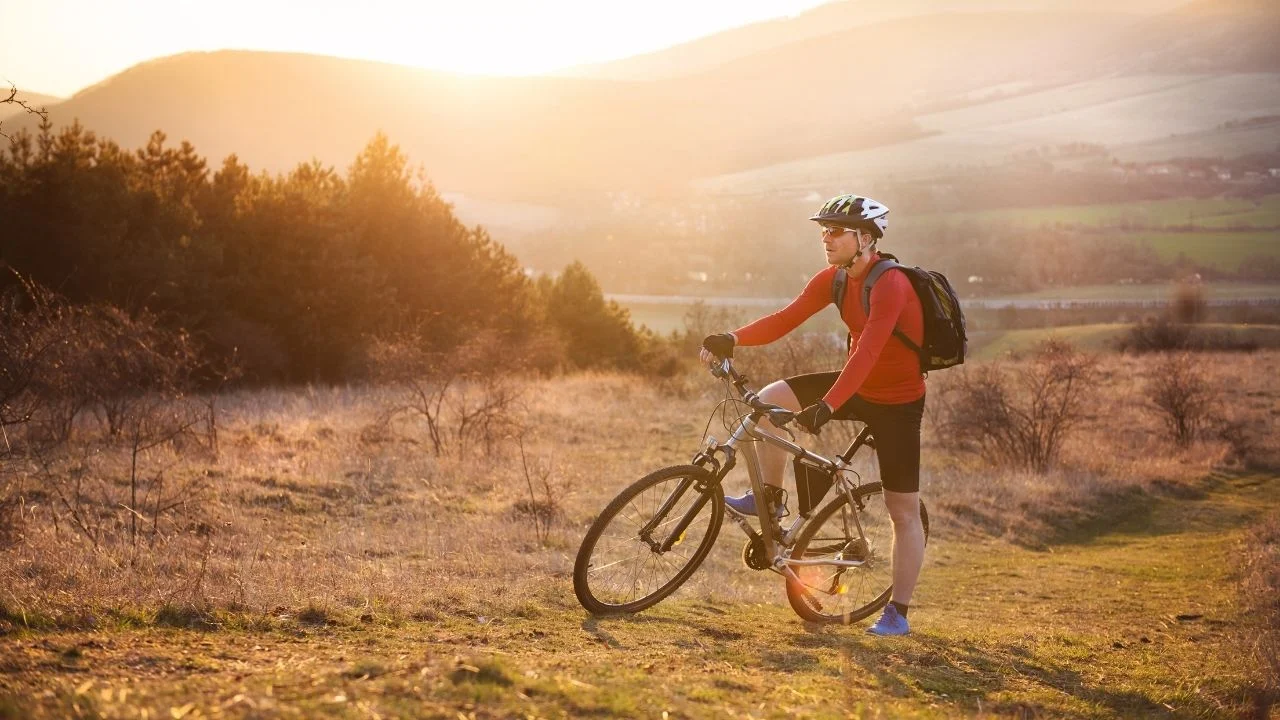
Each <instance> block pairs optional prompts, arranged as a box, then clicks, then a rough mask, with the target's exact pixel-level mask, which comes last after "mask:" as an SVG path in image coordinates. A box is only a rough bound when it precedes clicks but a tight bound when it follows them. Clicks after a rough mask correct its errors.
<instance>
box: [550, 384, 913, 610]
mask: <svg viewBox="0 0 1280 720" xmlns="http://www.w3.org/2000/svg"><path fill="white" fill-rule="evenodd" d="M711 372H712V374H713V375H714V376H716V377H717V378H720V379H722V380H724V381H725V383H726V385H728V386H729V387H730V388H731V390H730V393H729V397H728V398H727V399H726V400H724V401H722V402H721V404H720V406H718V407H717V410H722V408H724V407H725V406H726V404H728V405H729V406H732V407H740V408H743V409H745V410H746V412H744V413H743V414H742V415H740V416H738V417H737V418H736V419H735V420H734V421H733V422H732V423H726V424H725V428H726V430H729V431H731V434H730V435H729V438H728V440H726V441H725V442H723V443H721V442H719V441H717V440H716V438H714V437H712V436H710V435H707V434H705V433H704V436H705V440H704V443H703V445H702V447H701V448H700V449H699V450H698V452H697V454H696V455H694V457H693V459H692V461H691V462H690V463H689V464H688V465H676V466H672V467H666V468H662V469H661V470H657V471H655V472H652V473H650V474H648V475H646V476H644V477H643V478H641V479H640V480H638V481H636V482H635V483H634V484H632V485H631V486H630V487H628V488H626V489H625V490H623V491H622V492H621V493H619V495H618V496H617V497H616V498H614V499H613V501H611V502H610V503H609V504H608V505H607V506H606V507H605V509H604V510H603V511H602V512H601V513H600V516H599V517H597V518H596V519H595V521H594V522H593V523H592V524H591V527H590V528H589V529H588V530H587V534H586V537H585V538H583V540H582V547H581V548H579V550H578V556H577V560H576V561H575V562H574V566H573V589H574V593H575V594H576V595H577V596H578V602H580V603H582V606H583V607H584V608H586V609H587V611H588V612H590V613H592V614H593V615H610V614H620V613H634V612H639V611H641V610H644V609H645V608H648V607H650V606H652V605H654V604H655V603H657V602H659V601H661V600H662V599H664V598H666V597H667V596H669V595H671V593H673V592H675V591H676V589H678V588H679V587H680V586H681V585H682V584H683V583H684V582H685V581H686V580H688V579H689V577H690V576H691V575H693V573H694V571H695V570H697V569H698V566H699V565H700V564H702V561H703V560H704V559H706V557H707V554H708V553H709V552H711V548H712V546H713V545H714V544H715V542H716V538H717V537H718V535H719V533H720V526H721V523H722V522H723V521H724V516H725V514H726V513H728V515H729V518H730V519H731V520H733V521H734V523H735V524H737V525H738V527H739V528H740V529H741V530H742V531H743V532H744V533H745V534H746V535H747V541H746V544H745V546H744V547H743V550H742V559H743V562H744V563H745V564H746V565H747V567H749V568H751V569H753V570H770V571H772V572H775V573H777V574H779V575H781V576H783V577H784V578H785V580H786V592H787V599H788V600H789V601H790V603H791V607H792V609H794V610H795V611H796V613H797V614H798V615H800V617H802V618H804V619H805V620H808V621H811V622H817V623H851V622H856V621H858V620H862V619H863V618H866V617H867V616H869V615H871V614H872V613H874V612H876V611H877V610H879V609H881V608H883V607H884V605H885V604H886V603H887V602H888V601H889V595H890V593H891V592H892V590H893V577H892V573H891V556H890V549H891V547H892V540H893V528H892V525H891V524H890V522H889V515H888V511H887V509H886V508H885V505H884V502H883V498H881V497H879V496H880V495H881V493H882V489H881V485H880V483H879V482H866V483H864V482H862V478H861V476H860V475H859V474H858V473H857V472H855V471H854V470H853V468H852V467H851V466H850V464H851V461H852V459H853V457H854V455H855V454H856V453H857V452H858V451H859V450H861V449H862V448H864V447H865V448H872V449H874V447H875V438H874V437H873V436H872V434H871V432H870V429H869V428H867V427H863V428H862V430H861V431H860V432H859V433H858V434H857V436H855V437H854V439H853V440H852V441H851V442H850V444H849V447H848V449H847V450H845V452H843V453H841V454H840V455H838V456H837V457H836V458H835V459H834V460H832V459H828V458H825V457H823V456H821V455H818V454H816V453H813V452H810V451H809V450H806V449H805V448H803V447H801V446H800V445H797V444H796V443H795V442H793V440H794V439H795V438H794V436H792V437H791V439H790V440H788V439H787V438H784V437H782V436H780V435H777V434H774V433H771V432H768V431H765V430H762V429H761V428H760V421H761V420H762V419H764V418H766V417H767V418H768V419H769V421H770V422H771V423H772V424H773V426H774V427H775V428H779V429H781V430H783V431H784V432H787V433H788V434H790V431H789V430H787V429H786V426H787V424H788V423H790V422H791V421H792V420H794V419H795V416H796V413H793V412H792V411H790V410H787V409H786V408H782V407H779V406H777V405H771V404H769V403H766V402H764V401H763V400H761V399H760V398H759V397H758V396H757V395H756V394H755V393H754V392H753V391H752V390H750V389H749V388H748V386H747V383H748V379H747V378H746V377H745V376H743V375H741V374H739V373H738V372H737V371H736V370H735V369H734V367H733V361H732V360H730V359H724V360H721V361H720V364H719V365H714V366H712V367H711ZM735 396H736V397H735ZM715 412H716V411H715V410H713V411H712V416H713V417H714V415H715ZM708 428H710V420H708ZM758 442H764V443H768V444H770V445H772V446H774V447H778V448H781V449H783V450H785V451H786V452H788V453H790V454H791V455H792V456H793V459H792V465H793V467H794V469H795V480H796V495H797V496H798V500H799V507H798V513H797V515H796V517H795V518H794V519H793V520H792V521H791V522H790V523H789V524H788V525H787V526H786V527H783V525H782V520H779V519H778V518H777V517H775V516H776V513H775V508H774V507H772V506H771V504H770V503H769V502H768V501H767V500H766V499H765V498H766V495H765V493H764V492H763V480H762V478H761V471H760V459H759V455H758V454H757V452H756V443H758ZM739 455H741V456H742V458H743V459H745V461H746V466H747V475H748V476H749V477H750V480H751V489H752V490H753V491H754V492H755V497H756V500H757V501H756V510H757V512H756V516H755V517H754V518H751V517H748V516H747V515H744V514H741V513H738V512H736V511H735V510H734V509H733V508H731V507H728V506H727V505H725V502H724V489H723V488H722V487H721V482H722V481H723V480H724V478H725V476H726V475H728V473H729V471H730V470H732V469H733V468H734V467H735V465H736V464H737V460H738V456H739ZM833 487H834V488H835V490H836V492H835V494H834V496H833V497H832V498H831V500H830V501H829V502H828V503H827V504H826V505H823V506H821V507H818V505H819V504H820V503H821V501H822V499H823V498H824V496H825V495H826V494H827V493H828V492H829V491H830V490H831V488H833ZM783 519H785V518H783ZM753 520H754V524H753ZM920 520H921V522H922V523H923V525H924V529H925V537H926V539H927V538H928V532H929V517H928V513H927V512H926V511H925V507H924V503H923V502H922V503H921V504H920ZM757 528H758V529H757Z"/></svg>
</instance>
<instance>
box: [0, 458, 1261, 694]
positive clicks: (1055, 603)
mask: <svg viewBox="0 0 1280 720" xmlns="http://www.w3.org/2000/svg"><path fill="white" fill-rule="evenodd" d="M1198 490H1199V491H1200V492H1198V493H1196V494H1194V497H1188V496H1182V497H1174V496H1165V497H1149V498H1147V501H1146V502H1145V503H1144V504H1143V506H1142V507H1143V511H1142V512H1141V513H1128V514H1125V515H1123V516H1121V515H1117V516H1116V517H1113V518H1111V519H1110V521H1109V522H1106V523H1098V524H1095V525H1093V526H1090V527H1087V528H1083V529H1079V530H1077V531H1074V532H1073V534H1071V535H1070V536H1067V537H1063V538H1061V540H1060V542H1058V543H1056V544H1054V545H1051V546H1048V547H1046V548H1040V549H1029V548H1025V547H1018V546H1015V545H1010V544H1007V543H1004V542H1001V541H998V540H985V541H977V542H962V541H959V540H955V539H952V538H949V537H948V536H947V534H946V531H945V528H940V529H939V530H938V532H937V534H936V535H935V538H934V540H933V541H932V542H931V544H930V550H929V554H928V560H927V561H926V567H925V571H924V574H923V576H922V582H921V585H920V586H919V588H918V590H917V594H916V600H915V602H914V603H913V610H912V621H913V626H914V632H913V634H912V635H911V636H909V637H906V638H896V639H881V638H873V637H869V636H867V635H866V634H865V633H863V632H862V628H861V627H860V626H858V627H849V628H844V627H820V626H812V625H806V624H804V623H802V622H800V621H799V620H798V619H797V618H796V617H795V616H794V615H792V614H791V612H790V610H789V609H787V608H786V607H785V606H784V605H783V604H781V603H779V602H778V600H779V597H761V598H760V600H761V601H762V604H757V603H752V602H725V601H719V600H709V599H697V598H695V599H688V600H682V601H675V602H669V603H663V604H660V605H658V606H656V607H655V608H653V609H652V610H650V611H647V612H645V613H642V614H640V615H636V616H630V617H617V618H591V617H589V616H587V615H586V614H585V613H583V612H582V611H581V610H580V609H579V608H577V607H576V605H575V604H574V602H573V598H572V593H571V590H570V588H569V581H568V578H567V577H566V576H565V575H563V574H560V575H556V576H555V577H550V578H548V582H547V589H546V592H545V595H544V596H543V598H542V599H541V603H542V605H543V610H544V612H542V613H540V614H539V615H538V617H536V618H532V619H531V618H526V617H521V616H516V615H513V616H507V617H487V618H476V617H473V616H468V615H465V614H462V613H458V614H450V613H446V614H444V615H442V616H441V617H440V618H438V619H436V620H434V621H430V622H417V621H413V622H401V623H396V624H393V625H381V624H377V623H373V624H359V623H355V624H340V625H335V626H315V625H310V624H305V623H296V624H290V625H283V626H281V627H280V628H278V629H274V630H265V631H256V632H255V631H246V630H237V629H230V628H229V627H224V628H223V629H221V630H216V631H193V630H181V629H176V628H172V627H148V628H134V629H125V630H119V631H115V632H109V633H104V632H101V631H98V632H57V633H18V634H12V635H9V636H6V637H0V657H3V658H4V660H3V661H2V663H0V666H2V667H3V670H4V674H3V675H0V711H3V712H4V713H5V714H6V715H7V716H16V717H34V718H54V717H59V718H60V717H95V716H102V717H139V716H141V715H142V711H144V710H145V711H146V712H147V714H148V715H149V716H150V717H173V718H178V717H195V716H207V715H215V714H216V715H220V716H224V717H277V716H304V717H373V716H382V717H388V716H396V717H451V718H452V717H458V716H462V717H477V718H487V717H528V716H535V717H564V716H569V717H646V718H655V717H662V716H663V714H664V713H666V714H668V716H672V717H729V716H737V717H742V716H746V715H748V714H750V715H751V716H754V717H770V718H775V717H776V718H786V717H797V716H803V717H817V718H843V717H904V718H931V717H942V716H946V717H950V716H960V715H980V714H985V715H995V716H1009V715H1013V716H1020V717H1025V716H1029V715H1035V716H1052V717H1061V716H1072V717H1083V718H1114V717H1160V718H1165V717H1167V718H1178V717H1236V716H1240V715H1241V714H1242V713H1243V712H1245V711H1246V710H1247V709H1248V708H1249V703H1250V701H1251V693H1252V692H1253V690H1254V688H1255V687H1256V685H1257V682H1258V679H1259V677H1258V675H1257V672H1258V670H1257V668H1255V667H1254V666H1253V664H1252V662H1251V661H1250V660H1248V659H1247V658H1248V656H1247V653H1246V651H1245V648H1246V644H1245V643H1246V638H1245V637H1243V636H1242V633H1241V632H1240V631H1241V630H1242V629H1243V628H1244V627H1245V626H1244V625H1242V623H1244V622H1247V617H1246V616H1245V615H1244V611H1243V610H1242V608H1241V606H1240V605H1239V604H1238V602H1237V601H1236V592H1237V591H1236V585H1235V582H1236V578H1235V577H1234V574H1233V573H1234V571H1235V567H1236V565H1235V560H1234V558H1235V557H1236V555H1237V553H1238V551H1239V543H1240V542H1241V540H1242V538H1243V537H1244V531H1245V529H1246V528H1247V527H1248V526H1249V525H1251V524H1252V523H1255V522H1257V521H1258V520H1259V519H1260V518H1261V517H1263V515H1264V514H1265V513H1266V512H1269V511H1270V509H1271V508H1274V507H1275V505H1276V503H1277V502H1280V478H1276V477H1270V476H1249V477H1231V476H1216V477H1212V478H1208V479H1206V480H1205V481H1204V482H1202V483H1201V486H1200V487H1199V488H1198ZM775 595H778V596H780V595H781V585H780V584H779V585H778V587H777V588H776V593H775Z"/></svg>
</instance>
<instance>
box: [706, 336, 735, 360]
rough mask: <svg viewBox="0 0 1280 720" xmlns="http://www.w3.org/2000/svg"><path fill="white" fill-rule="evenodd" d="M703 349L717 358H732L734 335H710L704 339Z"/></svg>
mask: <svg viewBox="0 0 1280 720" xmlns="http://www.w3.org/2000/svg"><path fill="white" fill-rule="evenodd" d="M702 347H704V348H706V350H707V352H709V353H711V354H712V355H715V356H716V357H719V358H731V357H733V335H730V334H729V333H717V334H715V335H708V336H706V337H705V338H703V339H702Z"/></svg>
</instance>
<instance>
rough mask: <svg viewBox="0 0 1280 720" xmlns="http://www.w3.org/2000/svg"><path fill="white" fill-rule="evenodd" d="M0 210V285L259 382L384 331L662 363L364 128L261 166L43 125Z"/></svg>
mask: <svg viewBox="0 0 1280 720" xmlns="http://www.w3.org/2000/svg"><path fill="white" fill-rule="evenodd" d="M0 217H2V218H4V222H3V223H0V266H2V265H7V266H8V267H9V268H11V269H12V270H13V271H14V272H12V273H4V277H0V284H3V287H0V290H3V289H8V290H14V289H15V288H17V287H18V286H19V285H21V284H23V283H27V284H34V285H36V286H42V287H44V288H48V289H50V290H52V291H53V292H55V293H56V294H58V295H59V296H61V297H62V298H65V299H66V300H67V301H68V302H70V303H73V304H78V305H95V304H96V305H102V306H106V307H111V308H115V309H118V310H119V311H121V312H123V313H125V314H126V315H130V316H136V315H138V314H140V313H145V314H147V315H149V316H153V317H154V318H156V321H157V322H158V323H159V324H160V325H161V326H163V327H166V328H169V329H172V330H175V331H177V330H180V331H181V332H183V333H185V334H186V335H188V336H189V337H190V338H191V340H192V342H193V344H194V346H195V348H196V349H197V356H198V358H199V359H200V360H201V361H202V362H204V363H206V364H209V365H212V366H220V367H221V366H225V365H226V364H227V363H234V364H235V365H236V366H237V367H239V368H240V369H241V371H242V373H243V375H244V377H247V378H249V379H251V380H256V381H259V382H281V381H284V382H297V381H344V380H351V379H356V378H360V377H365V376H367V375H368V364H369V348H370V347H371V343H372V342H373V341H374V340H375V339H382V340H385V339H386V338H400V339H412V341H414V342H417V343H419V344H421V345H422V346H423V348H421V349H424V350H426V351H429V352H432V353H447V352H449V351H450V350H452V349H455V348H458V347H460V346H462V345H464V344H467V343H468V342H470V341H471V340H473V339H474V338H475V337H477V336H478V335H481V334H483V335H485V336H486V337H491V338H496V339H497V343H496V344H495V345H494V347H496V348H500V349H501V353H502V355H503V357H502V358H501V359H500V362H503V363H505V364H507V365H510V364H512V363H513V362H517V361H518V362H526V361H528V362H532V363H534V364H537V365H539V366H540V367H541V368H543V369H551V368H555V367H564V366H568V367H613V368H622V369H637V370H643V369H652V368H653V367H655V366H658V365H661V364H662V361H661V359H657V358H660V356H662V355H663V350H662V344H663V343H662V341H660V340H659V339H657V338H655V337H653V336H652V335H650V334H648V333H646V332H643V331H637V330H636V329H635V328H634V327H633V326H632V324H631V322H630V319H629V317H628V315H627V312H626V311H625V310H624V309H622V308H620V307H618V306H617V305H616V304H613V303H610V302H606V301H605V300H604V298H603V295H602V294H601V290H600V286H599V284H598V283H597V282H596V280H595V278H594V277H593V276H592V275H591V274H590V273H589V272H588V271H587V270H586V268H585V267H584V266H582V265H581V264H579V263H572V264H570V265H569V266H568V267H567V268H566V269H565V270H564V271H563V272H562V273H560V274H559V276H558V277H556V278H554V279H543V280H541V281H535V280H532V279H530V278H529V277H527V276H526V274H525V272H524V271H523V269H522V268H521V266H520V264H519V263H518V262H517V260H516V258H515V257H514V256H513V255H512V254H511V253H510V252H508V251H507V250H506V249H505V248H503V247H502V246H501V245H500V244H498V243H497V242H495V241H494V240H493V238H491V237H490V236H489V234H488V233H487V232H486V231H485V230H484V228H482V227H478V226H477V227H467V226H465V225H464V224H463V223H462V222H460V221H459V220H458V218H457V217H456V216H455V215H454V214H453V212H452V208H451V206H450V205H449V204H448V203H447V202H445V201H444V200H443V199H442V198H441V197H440V195H439V193H438V192H437V191H436V190H435V188H434V187H433V186H432V184H431V183H430V181H429V180H428V179H427V178H426V176H425V175H424V173H423V172H422V171H421V170H419V169H415V168H414V167H412V166H411V165H410V163H409V160H408V158H407V157H406V156H405V155H404V153H402V152H401V151H400V149H399V148H398V146H396V145H395V144H393V143H392V142H391V140H390V139H388V138H387V137H385V136H384V135H381V134H379V135H377V136H375V137H374V138H373V139H372V140H371V141H370V142H369V143H368V144H367V145H366V146H365V148H364V149H363V150H362V151H361V152H360V154H359V155H358V156H357V157H356V158H355V159H354V161H353V162H352V164H351V165H350V167H349V168H347V170H346V171H345V172H339V171H337V170H335V169H334V168H332V167H325V166H323V165H321V164H319V163H318V162H311V163H302V164H299V165H298V166H297V167H296V168H294V169H293V170H292V171H291V172H288V173H286V174H281V175H274V176H273V175H269V174H267V173H263V172H258V173H255V172H253V171H252V170H251V169H250V168H249V167H248V166H246V165H245V164H244V163H242V162H240V160H239V159H238V158H237V157H236V156H235V155H231V156H229V157H227V158H226V159H224V160H223V161H222V163H221V165H220V166H219V167H217V168H211V167H210V165H209V163H208V161H207V160H206V158H204V157H202V156H201V155H200V154H199V153H198V152H197V151H196V148H194V147H193V146H192V145H191V144H190V143H188V142H182V143H180V144H178V145H177V146H173V145H171V144H169V143H168V142H167V138H166V137H165V135H164V134H163V133H162V132H156V133H154V134H153V135H152V136H151V138H150V140H149V141H148V142H147V144H146V146H145V147H142V148H140V149H137V150H128V149H125V148H122V147H120V146H119V145H118V144H117V143H115V142H114V141H112V140H110V139H107V138H102V137H98V136H97V135H95V134H94V133H93V132H91V131H88V130H86V129H85V128H83V127H81V126H80V125H79V124H78V123H77V124H74V125H72V126H70V127H67V128H65V129H63V130H61V131H58V132H56V133H55V132H53V131H52V128H51V126H50V124H49V123H48V122H46V123H44V124H43V125H42V126H41V128H40V130H39V132H38V133H35V134H31V133H27V132H22V133H18V134H15V135H14V136H13V137H12V138H10V141H9V145H8V148H7V149H4V150H3V151H0Z"/></svg>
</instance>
